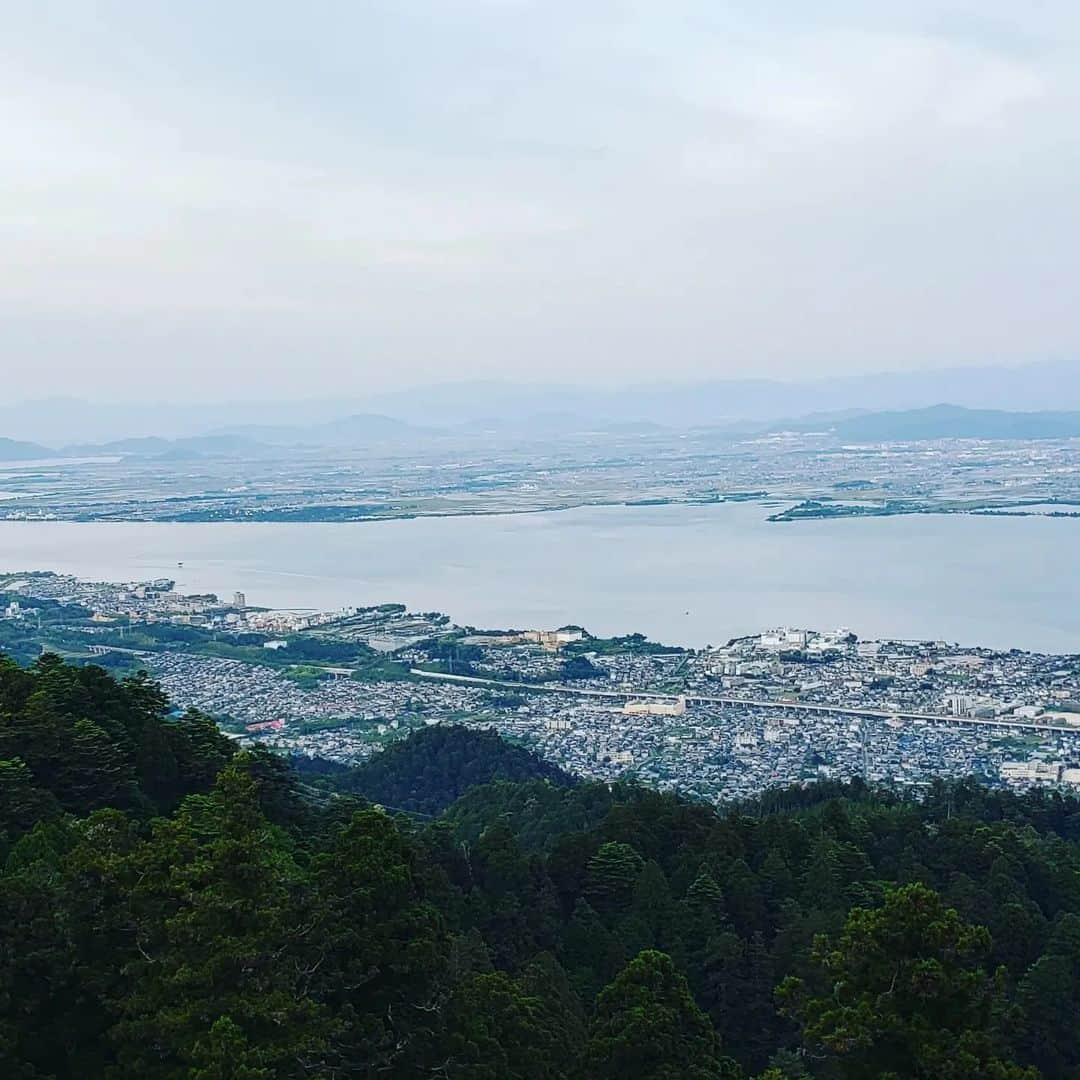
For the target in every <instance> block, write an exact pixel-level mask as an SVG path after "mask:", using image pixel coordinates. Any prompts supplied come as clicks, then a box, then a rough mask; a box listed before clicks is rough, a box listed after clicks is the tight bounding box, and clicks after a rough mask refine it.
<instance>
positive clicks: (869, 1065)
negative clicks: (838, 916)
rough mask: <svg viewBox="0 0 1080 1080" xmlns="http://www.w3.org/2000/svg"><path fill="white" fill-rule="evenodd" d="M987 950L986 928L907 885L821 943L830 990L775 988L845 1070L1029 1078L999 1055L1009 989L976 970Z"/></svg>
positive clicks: (957, 1078)
mask: <svg viewBox="0 0 1080 1080" xmlns="http://www.w3.org/2000/svg"><path fill="white" fill-rule="evenodd" d="M989 948H990V934H989V932H988V931H987V930H986V928H985V927H981V926H974V925H972V924H971V923H967V922H965V921H964V920H963V919H961V918H960V916H959V914H958V913H957V912H956V910H955V909H954V908H949V907H947V906H946V905H945V904H944V902H943V901H942V899H941V897H940V896H938V895H937V893H935V892H933V891H932V890H930V889H928V888H926V886H924V885H921V884H913V885H906V886H904V887H902V888H899V889H890V890H889V891H888V892H887V893H886V895H885V902H884V904H883V906H882V907H880V908H876V909H863V908H856V909H854V910H853V911H852V912H851V914H850V915H849V916H848V919H847V922H846V924H845V926H844V930H843V932H842V934H841V935H840V938H839V940H838V941H837V942H836V943H835V944H831V943H829V942H828V941H827V940H826V939H824V938H821V939H819V940H818V941H817V943H816V945H815V952H814V960H815V962H816V964H817V965H818V967H819V968H820V971H821V974H822V976H823V983H822V985H823V989H825V990H827V993H826V994H825V995H823V996H821V997H812V996H807V995H806V987H805V985H804V984H803V983H802V982H801V980H799V979H797V978H793V977H792V978H789V979H787V980H785V982H784V984H783V985H782V986H781V987H780V990H779V991H778V993H779V996H780V999H781V1001H782V1002H783V1003H784V1005H785V1007H786V1008H788V1009H789V1010H790V1011H791V1012H793V1013H794V1014H795V1015H797V1016H798V1017H800V1019H802V1020H803V1021H804V1023H805V1031H806V1037H807V1039H808V1040H809V1041H810V1043H811V1044H812V1045H815V1046H820V1047H822V1048H823V1049H824V1050H825V1051H826V1052H827V1053H829V1054H831V1055H833V1056H835V1058H836V1059H837V1064H838V1071H839V1073H840V1075H842V1076H851V1077H871V1076H875V1077H886V1078H887V1077H909V1076H910V1077H927V1078H939V1080H961V1078H963V1080H968V1078H970V1080H976V1078H980V1077H994V1078H995V1080H1014V1078H1015V1080H1021V1078H1023V1077H1032V1076H1034V1075H1035V1073H1034V1071H1030V1070H1024V1069H1022V1068H1020V1067H1019V1066H1017V1065H1016V1064H1014V1063H1011V1062H1007V1061H1004V1060H1002V1059H1001V1058H1000V1057H999V1056H998V1049H999V1047H998V1044H999V1042H1000V1040H999V1038H998V1035H997V1020H998V1018H999V1016H1000V1013H1001V1010H1002V1006H1003V1004H1004V998H1003V990H1004V987H1003V984H1002V982H1001V981H1000V980H999V979H994V978H991V977H990V976H988V975H987V974H986V972H985V971H984V970H982V969H981V968H980V967H978V966H977V965H978V962H979V960H980V959H981V958H982V957H983V956H985V955H986V954H987V952H988V951H989Z"/></svg>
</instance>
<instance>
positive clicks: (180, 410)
mask: <svg viewBox="0 0 1080 1080" xmlns="http://www.w3.org/2000/svg"><path fill="white" fill-rule="evenodd" d="M943 401H948V402H953V403H955V404H956V405H960V406H963V407H965V408H968V409H996V410H1008V411H1012V410H1023V411H1039V410H1080V361H1074V360H1070V361H1054V362H1046V363H1039V364H1031V365H1028V366H1027V367H1013V368H1004V367H969V368H953V369H946V370H938V371H912V372H889V373H884V374H872V375H852V376H831V377H828V378H820V379H806V380H798V381H791V382H780V381H772V380H766V379H710V380H704V381H701V382H698V383H692V384H670V383H657V384H655V385H645V386H630V387H626V386H615V387H611V388H603V387H600V388H588V387H573V386H552V385H528V384H521V383H511V382H497V381H472V382H458V383H447V384H444V385H439V386H421V387H417V388H415V389H411V390H404V391H394V392H392V393H378V394H370V395H367V396H366V397H361V396H356V395H342V396H338V397H332V398H316V399H307V400H304V399H298V400H294V401H257V400H252V401H236V402H224V403H222V402H219V403H216V404H214V403H211V404H187V403H172V402H165V403H156V404H149V403H140V404H100V403H93V402H85V401H78V400H75V399H72V398H63V397H56V398H48V399H43V400H39V401H28V402H21V403H18V404H9V405H0V431H2V432H3V433H4V434H5V435H6V436H8V437H9V438H11V439H21V440H29V441H32V442H37V443H41V444H44V445H46V446H51V447H53V448H59V447H63V446H68V445H71V444H86V445H90V444H93V445H97V444H101V443H107V442H112V441H115V440H118V439H128V438H133V437H145V436H153V437H157V438H162V439H171V440H174V439H183V438H190V437H193V436H203V435H206V434H207V433H221V434H235V435H241V436H244V437H247V438H251V439H254V440H255V441H257V442H268V443H272V444H275V445H278V444H281V443H285V442H288V441H289V440H291V439H293V438H296V439H297V440H298V441H300V442H304V441H308V440H309V439H310V438H311V437H312V431H311V429H316V430H315V435H314V437H315V438H317V439H319V440H320V441H322V440H324V439H325V440H327V443H328V444H329V445H332V444H333V443H332V434H331V433H329V432H326V431H321V432H320V431H319V429H322V428H325V427H326V426H327V425H329V426H334V425H337V424H342V423H344V424H346V425H348V424H349V423H357V424H360V425H366V428H367V430H366V431H365V432H364V433H363V437H364V438H369V437H370V438H394V437H395V434H394V429H393V428H392V425H393V423H394V422H395V421H396V422H398V423H404V424H408V425H412V426H413V427H414V428H415V427H419V428H424V429H429V430H430V429H466V428H467V429H468V430H473V431H477V430H479V431H485V430H490V431H499V430H511V431H513V432H515V433H516V434H519V435H522V434H533V433H535V434H543V433H544V432H558V431H560V430H570V429H573V430H589V429H590V428H592V429H595V428H597V427H602V428H604V429H605V430H612V426H613V425H617V424H624V425H625V424H631V425H642V424H644V425H650V424H652V425H663V426H665V427H671V428H678V429H679V430H686V429H689V428H695V427H708V426H712V427H721V426H730V425H735V424H739V423H745V422H756V423H763V424H764V423H769V422H774V421H778V420H781V419H784V418H785V417H793V416H805V415H807V414H809V413H833V414H835V413H839V412H842V411H851V410H860V411H864V412H881V411H883V410H895V411H906V410H910V409H922V408H926V407H928V406H932V405H936V404H937V403H939V402H943ZM341 417H346V418H347V419H346V420H345V421H342V420H341V419H340V418H341ZM297 429H300V430H297ZM397 430H398V432H402V429H397ZM403 433H404V434H407V435H409V437H413V436H414V435H415V433H409V432H403ZM340 438H341V440H342V441H343V443H344V444H349V445H351V440H352V438H353V435H351V434H343V435H341V436H340Z"/></svg>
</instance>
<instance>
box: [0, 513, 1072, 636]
mask: <svg viewBox="0 0 1080 1080" xmlns="http://www.w3.org/2000/svg"><path fill="white" fill-rule="evenodd" d="M766 513H767V511H766V510H765V509H763V508H762V507H761V506H755V505H753V504H741V505H738V504H737V505H719V506H651V507H586V508H582V509H576V510H567V511H561V512H558V513H543V514H519V515H500V516H491V517H457V518H420V519H416V520H411V521H384V522H367V523H357V524H347V525H341V524H161V525H149V524H134V523H133V524H81V523H69V522H0V569H3V570H9V571H10V570H31V569H43V570H58V571H63V572H67V573H73V574H77V575H79V576H80V577H85V578H93V579H97V580H109V581H126V580H135V579H145V578H151V577H166V576H167V577H175V578H176V580H177V583H178V586H179V588H181V589H182V590H184V591H189V592H202V591H212V592H216V593H218V594H220V595H222V596H224V597H228V596H231V594H232V593H233V591H234V590H238V589H239V590H241V591H243V592H245V593H246V594H247V599H248V603H249V604H253V605H259V606H267V607H295V608H336V607H341V606H342V605H345V604H359V605H363V604H375V603H381V602H384V601H399V602H401V603H404V604H407V605H408V606H409V607H410V608H412V609H414V610H423V611H430V610H439V611H445V612H446V613H447V614H449V615H450V616H451V617H452V618H454V619H455V620H457V621H459V622H464V623H469V624H472V625H474V626H478V627H508V626H515V627H533V626H539V627H554V626H559V625H562V624H564V623H567V622H577V623H582V624H583V625H585V626H586V627H588V628H589V629H590V630H591V631H592V632H593V633H598V634H614V633H626V632H630V631H634V630H640V631H642V632H644V633H647V634H648V635H649V636H650V637H653V638H657V639H659V640H662V641H666V642H669V643H672V644H683V645H693V646H700V645H703V644H706V643H713V644H716V643H722V642H723V641H726V640H727V639H728V638H730V637H734V636H736V635H740V634H747V633H754V632H757V631H759V630H763V629H768V628H770V627H772V626H775V625H791V626H808V627H816V628H822V629H832V628H835V627H838V626H848V627H850V628H851V629H852V630H854V631H855V632H856V633H858V634H860V635H862V636H866V637H878V636H881V637H890V636H891V637H905V638H906V637H918V638H942V639H945V640H949V641H959V642H962V643H965V644H984V645H991V646H996V647H1000V648H1008V647H1014V646H1015V647H1018V648H1025V649H1033V650H1043V651H1052V652H1080V520H1064V519H1046V518H990V517H962V516H940V517H935V516H923V515H920V516H911V517H893V518H874V519H864V520H846V521H806V522H798V523H789V524H769V523H768V522H766V521H765V515H766ZM181 560H182V561H183V563H184V566H183V568H182V569H179V568H178V567H177V563H178V562H179V561H181Z"/></svg>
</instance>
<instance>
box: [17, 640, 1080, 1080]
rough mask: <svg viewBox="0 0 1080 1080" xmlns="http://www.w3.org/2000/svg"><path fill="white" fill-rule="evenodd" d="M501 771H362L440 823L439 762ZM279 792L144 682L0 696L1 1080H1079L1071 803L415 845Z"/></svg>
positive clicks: (271, 776)
mask: <svg viewBox="0 0 1080 1080" xmlns="http://www.w3.org/2000/svg"><path fill="white" fill-rule="evenodd" d="M438 730H439V729H432V731H438ZM196 733H198V736H199V737H198V738H195V735H196ZM174 736H175V737H176V738H177V739H178V740H179V741H177V742H175V743H174V742H173V741H172V740H173V737H174ZM495 738H496V736H494V735H487V736H484V737H483V738H482V740H481V741H480V742H479V743H477V742H467V741H465V740H464V739H462V737H461V734H460V733H455V732H453V731H452V730H451V731H449V732H443V733H442V737H441V738H438V737H435V736H434V735H432V734H431V733H429V732H424V733H423V738H421V737H420V736H417V737H416V740H414V741H413V742H412V744H411V746H403V748H402V749H400V750H399V751H398V752H397V754H396V755H393V754H390V753H388V754H386V755H384V760H383V761H382V762H381V763H380V767H381V768H382V771H383V773H384V775H387V776H390V777H393V778H394V781H395V782H397V780H398V779H400V778H401V777H406V778H407V780H406V781H405V782H407V783H409V784H411V785H412V786H413V787H414V788H415V790H414V791H413V795H414V796H415V797H417V798H419V799H427V798H438V799H440V800H441V799H442V798H444V797H445V790H444V784H445V782H446V773H447V772H448V771H450V765H448V764H447V763H445V762H443V761H441V760H440V758H439V753H440V751H441V750H445V751H446V752H447V754H448V755H454V754H456V753H458V752H459V751H461V752H464V748H465V747H466V746H474V747H478V748H479V749H480V750H481V752H482V753H483V755H484V757H485V759H487V760H517V761H518V762H519V764H522V765H524V763H523V762H522V761H521V759H520V758H515V756H514V755H513V754H511V752H510V750H507V751H505V752H504V751H503V750H501V749H499V748H497V747H495V746H493V745H490V744H489V742H488V740H491V739H495ZM183 746H186V747H188V748H189V750H190V753H186V752H180V753H178V752H177V748H179V747H183ZM418 746H419V747H420V750H417V747H418ZM166 748H167V749H168V750H169V752H168V753H166V752H165V749H166ZM377 761H378V759H376V762H377ZM424 763H427V765H428V766H430V769H425V768H423V767H422V766H423V764H424ZM372 764H375V763H374V762H373V763H372ZM461 764H462V766H463V767H466V768H467V767H469V763H468V762H467V761H462V762H461ZM214 771H216V774H217V775H216V778H214V777H212V776H211V773H212V772H214ZM487 771H490V770H487ZM427 776H430V777H431V779H432V780H433V783H434V788H433V790H431V791H427V790H426V789H425V788H424V783H425V777H427ZM303 790H304V789H303V788H302V787H300V786H299V785H298V782H297V780H296V778H295V776H294V775H292V774H291V773H290V772H289V771H288V769H287V768H286V767H285V766H284V765H283V763H281V762H280V761H278V760H277V759H275V758H273V757H272V756H270V755H268V754H266V753H263V752H251V751H241V752H233V750H232V748H231V747H228V746H226V745H225V741H224V740H221V739H220V736H216V733H214V732H213V730H212V725H208V724H207V723H206V722H205V718H203V719H201V720H200V719H199V718H197V717H190V718H188V719H187V720H184V719H181V720H177V719H176V718H174V717H171V716H170V715H169V714H168V713H167V712H166V711H165V703H164V701H163V699H162V698H161V697H160V695H159V694H157V692H156V691H155V690H154V688H153V687H152V686H151V685H150V684H149V683H147V682H146V681H145V680H131V681H128V682H125V683H117V682H115V681H113V680H112V679H110V678H109V677H108V676H107V675H106V674H105V673H104V672H103V671H101V670H100V669H94V668H83V669H72V668H69V667H68V666H67V665H64V664H63V663H61V662H60V661H59V660H57V659H56V658H55V657H46V658H43V659H42V660H41V661H39V662H38V663H37V664H35V665H34V666H33V667H32V668H30V669H24V668H20V667H18V666H17V665H15V664H13V663H11V662H10V661H2V662H0V839H2V843H3V851H2V853H0V854H2V856H3V857H2V858H0V1061H2V1062H3V1066H4V1075H5V1076H10V1077H13V1078H16V1080H32V1078H40V1077H55V1078H56V1080H75V1078H82V1077H97V1076H109V1077H115V1078H120V1080H125V1078H136V1077H138V1078H140V1080H141V1078H149V1080H181V1078H183V1080H212V1078H226V1077H228V1078H231V1080H271V1078H277V1077H283V1078H299V1077H312V1076H319V1077H339V1078H345V1077H357V1078H361V1080H376V1078H388V1080H407V1078H408V1080H415V1078H417V1077H426V1078H432V1080H434V1078H447V1080H449V1078H461V1080H496V1078H498V1080H682V1078H683V1077H687V1078H690V1080H721V1078H726V1080H738V1078H740V1077H745V1078H747V1080H749V1078H750V1077H756V1078H757V1080H785V1078H788V1080H795V1078H806V1077H815V1078H820V1080H876V1078H880V1077H884V1076H893V1077H896V1078H898V1080H900V1078H924V1080H935V1078H936V1080H991V1078H992V1080H1037V1078H1038V1077H1039V1076H1044V1077H1046V1078H1048V1080H1050V1078H1061V1080H1071V1078H1074V1077H1076V1076H1077V1075H1078V1071H1080V1040H1078V1039H1077V1037H1076V1031H1075V1026H1076V1025H1075V1017H1076V1015H1077V1014H1078V1011H1080V886H1078V884H1077V883H1078V882H1080V801H1078V800H1077V799H1076V798H1072V797H1065V796H1062V795H1059V794H1053V793H1047V792H1042V791H1036V792H1032V793H1030V794H1026V795H1015V794H1010V793H1007V792H1002V791H991V790H987V789H985V788H982V787H980V786H979V785H977V784H975V783H973V782H972V783H964V784H954V785H945V784H941V783H938V784H936V785H934V786H933V787H932V788H930V789H929V790H928V791H927V792H925V793H924V794H923V796H922V797H921V798H918V799H916V798H912V797H901V796H899V795H897V794H893V793H889V792H885V791H875V790H871V789H868V788H867V787H865V786H864V785H862V784H861V783H858V782H855V783H850V784H840V783H829V784H822V785H818V786H816V787H810V788H805V789H792V790H784V791H777V792H772V793H769V794H768V795H767V796H765V797H763V798H762V799H760V800H758V801H756V802H754V803H753V804H748V805H744V806H737V807H733V808H730V809H727V810H723V811H721V810H717V809H716V808H714V807H711V806H707V805H703V804H700V803H695V802H691V801H688V800H685V799H682V798H680V797H678V796H677V795H674V794H670V793H661V792H656V791H651V790H648V789H644V788H641V787H638V786H636V785H633V784H611V785H608V784H592V783H581V784H576V785H573V786H564V785H561V784H557V783H552V782H549V781H548V779H546V778H545V779H540V780H528V781H524V782H516V781H510V780H495V781H494V782H492V783H489V784H486V785H482V786H479V787H472V788H470V789H469V790H468V791H466V793H465V794H464V795H463V796H462V797H461V798H460V799H459V800H458V801H457V802H456V803H454V804H453V805H452V806H451V807H450V808H449V809H448V811H447V812H446V813H445V814H444V815H442V816H441V817H440V818H439V819H438V820H436V821H434V822H424V823H418V822H416V821H415V820H412V819H409V818H406V817H404V816H400V815H399V816H392V815H389V814H387V813H384V812H382V811H379V810H377V809H373V808H372V807H370V806H369V805H367V804H364V803H363V802H361V801H359V800H355V799H351V798H348V797H339V798H330V799H326V798H321V797H320V798H316V799H312V800H305V799H304V798H301V797H300V795H301V794H302V792H303Z"/></svg>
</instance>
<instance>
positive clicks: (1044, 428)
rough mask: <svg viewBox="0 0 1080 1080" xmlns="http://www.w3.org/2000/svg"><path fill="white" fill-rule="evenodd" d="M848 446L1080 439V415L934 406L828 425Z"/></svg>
mask: <svg viewBox="0 0 1080 1080" xmlns="http://www.w3.org/2000/svg"><path fill="white" fill-rule="evenodd" d="M828 428H829V430H831V431H832V432H833V434H835V435H836V437H837V438H839V439H842V440H844V441H850V442H907V441H911V442H915V441H920V440H927V439H1072V438H1080V412H1006V411H1004V410H1001V409H964V408H961V407H960V406H958V405H934V406H931V407H930V408H927V409H908V410H905V411H902V412H896V411H893V412H875V413H865V414H863V415H861V416H851V417H847V418H846V419H842V420H838V421H835V422H834V423H832V424H830V425H828Z"/></svg>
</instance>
